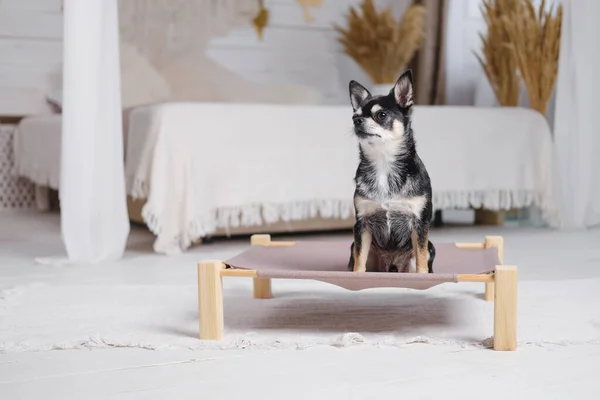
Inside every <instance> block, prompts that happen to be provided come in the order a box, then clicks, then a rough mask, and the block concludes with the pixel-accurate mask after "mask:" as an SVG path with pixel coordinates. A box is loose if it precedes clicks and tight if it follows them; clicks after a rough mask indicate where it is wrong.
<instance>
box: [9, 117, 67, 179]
mask: <svg viewBox="0 0 600 400" xmlns="http://www.w3.org/2000/svg"><path fill="white" fill-rule="evenodd" d="M61 130H62V116H61V115H60V114H51V115H36V116H34V117H27V118H23V119H22V120H21V121H20V122H19V124H18V125H17V130H16V131H15V139H14V141H13V150H14V155H15V164H14V173H15V174H16V175H17V176H23V177H26V178H27V179H29V180H31V181H32V182H34V183H36V184H38V185H40V186H47V187H50V188H52V189H56V190H58V187H59V183H60V140H61Z"/></svg>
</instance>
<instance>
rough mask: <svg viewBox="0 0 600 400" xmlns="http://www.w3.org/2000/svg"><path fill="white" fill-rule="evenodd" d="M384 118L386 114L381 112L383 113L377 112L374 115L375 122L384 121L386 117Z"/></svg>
mask: <svg viewBox="0 0 600 400" xmlns="http://www.w3.org/2000/svg"><path fill="white" fill-rule="evenodd" d="M386 116H387V114H386V113H385V112H383V111H378V112H377V113H376V114H375V119H376V120H377V121H379V122H381V121H383V120H384V119H385V117H386Z"/></svg>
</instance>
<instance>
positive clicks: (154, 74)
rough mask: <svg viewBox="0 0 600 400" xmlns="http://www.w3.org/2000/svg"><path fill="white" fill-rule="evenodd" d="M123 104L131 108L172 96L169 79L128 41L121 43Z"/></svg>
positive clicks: (164, 99) (124, 106)
mask: <svg viewBox="0 0 600 400" xmlns="http://www.w3.org/2000/svg"><path fill="white" fill-rule="evenodd" d="M120 53H121V103H122V104H121V106H122V107H123V108H130V107H135V106H140V105H144V104H150V103H159V102H162V101H166V100H168V99H169V97H170V92H171V91H170V89H169V84H168V83H167V81H166V80H165V79H164V78H163V77H162V76H161V75H160V73H159V72H158V71H157V70H156V69H155V68H154V67H153V66H152V65H151V64H150V62H149V61H148V60H147V59H146V58H145V57H144V56H143V55H141V54H140V53H139V52H138V51H137V49H136V48H135V47H133V46H131V45H129V44H127V43H121V51H120Z"/></svg>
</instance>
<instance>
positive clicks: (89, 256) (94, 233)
mask: <svg viewBox="0 0 600 400" xmlns="http://www.w3.org/2000/svg"><path fill="white" fill-rule="evenodd" d="M118 32H119V31H118V17H117V0H66V1H65V5H64V66H63V68H64V75H63V82H64V83H63V132H62V157H61V180H60V202H61V224H62V235H63V241H64V244H65V247H66V250H67V254H68V257H69V260H70V261H71V262H79V263H97V262H103V261H112V260H117V259H119V258H121V256H122V255H123V252H124V249H125V244H126V241H127V236H128V235H129V220H128V216H127V205H126V197H125V182H124V166H123V133H122V122H121V94H120V76H119V75H120V71H119V33H118Z"/></svg>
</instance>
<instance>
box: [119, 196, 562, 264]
mask: <svg viewBox="0 0 600 400" xmlns="http://www.w3.org/2000/svg"><path fill="white" fill-rule="evenodd" d="M138 188H140V189H141V188H142V187H141V186H138ZM140 193H142V192H136V193H134V192H132V193H130V195H132V196H133V195H134V194H138V195H139V194H140ZM433 204H434V209H468V208H480V207H482V208H485V209H488V210H496V211H497V210H509V209H511V208H526V207H531V206H533V207H538V208H539V209H540V210H541V211H542V218H543V219H544V222H545V223H546V224H547V225H548V226H551V227H552V226H554V224H555V223H556V212H555V209H554V207H552V206H551V203H550V202H549V201H547V197H546V196H544V195H543V194H542V193H537V192H534V191H527V190H522V191H510V190H502V191H500V190H496V191H494V190H490V191H479V192H477V191H475V192H437V193H434V196H433ZM156 211H157V210H153V209H151V208H150V207H149V206H148V203H147V204H146V205H144V207H143V209H142V218H143V219H144V221H145V222H146V224H147V225H148V228H149V229H150V231H151V232H152V233H154V234H155V235H156V236H157V239H156V242H155V244H154V250H155V251H157V252H159V253H165V254H178V253H181V252H182V251H185V250H186V249H187V248H189V247H190V246H191V245H192V243H193V242H194V241H195V240H197V239H200V238H203V237H205V236H209V235H211V234H212V233H214V232H215V231H217V230H218V229H223V230H225V232H226V233H227V234H228V235H229V229H231V228H238V227H251V226H261V225H263V224H272V223H277V222H292V221H302V220H307V219H311V218H317V217H321V218H336V219H347V218H351V217H352V216H353V215H354V206H353V203H352V200H313V201H299V202H292V203H289V204H270V203H265V204H249V205H245V206H240V207H226V208H219V209H217V210H215V211H213V212H210V213H207V214H205V215H198V216H196V217H193V218H189V219H188V220H187V223H186V225H185V227H179V228H178V229H179V230H178V231H174V232H168V233H167V232H166V230H165V226H164V221H165V220H166V218H161V216H160V215H158V213H157V212H156ZM180 212H181V213H183V215H185V212H186V211H185V210H182V211H180Z"/></svg>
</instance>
